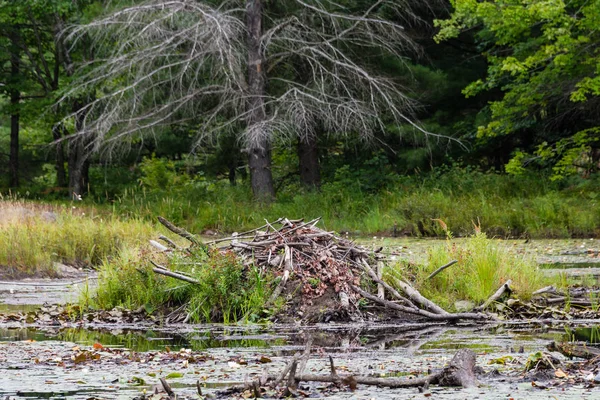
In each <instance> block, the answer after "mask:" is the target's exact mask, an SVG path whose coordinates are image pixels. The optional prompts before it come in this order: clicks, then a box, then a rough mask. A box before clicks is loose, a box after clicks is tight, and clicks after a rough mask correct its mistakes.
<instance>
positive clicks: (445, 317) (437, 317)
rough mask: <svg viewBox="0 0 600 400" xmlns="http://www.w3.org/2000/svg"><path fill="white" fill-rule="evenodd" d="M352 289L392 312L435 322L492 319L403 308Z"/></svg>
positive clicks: (362, 291)
mask: <svg viewBox="0 0 600 400" xmlns="http://www.w3.org/2000/svg"><path fill="white" fill-rule="evenodd" d="M351 287H352V290H354V291H356V292H357V293H359V294H360V295H361V296H363V297H365V298H367V299H369V300H372V301H374V302H376V303H379V304H381V305H382V306H384V307H387V308H390V309H392V310H397V311H401V312H405V313H408V314H413V315H420V316H422V317H426V318H428V319H431V320H434V321H457V320H486V319H490V318H492V317H491V316H489V315H486V314H481V313H456V314H450V313H445V314H435V313H432V312H430V311H426V310H421V309H415V308H410V307H406V306H402V305H400V304H396V303H393V302H391V301H388V300H384V299H380V298H379V297H377V296H374V295H372V294H371V293H369V292H367V291H364V290H362V289H361V288H359V287H357V286H354V285H352V286H351Z"/></svg>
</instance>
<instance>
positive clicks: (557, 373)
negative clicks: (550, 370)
mask: <svg viewBox="0 0 600 400" xmlns="http://www.w3.org/2000/svg"><path fill="white" fill-rule="evenodd" d="M554 376H556V377H557V378H566V377H567V374H565V372H564V371H563V370H562V369H560V368H559V369H557V370H556V371H554Z"/></svg>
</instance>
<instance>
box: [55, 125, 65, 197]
mask: <svg viewBox="0 0 600 400" xmlns="http://www.w3.org/2000/svg"><path fill="white" fill-rule="evenodd" d="M62 130H63V127H62V125H60V124H55V125H54V126H53V127H52V137H53V138H54V142H55V143H56V163H55V168H56V186H58V187H61V188H64V187H66V186H67V173H66V171H65V151H64V149H63V144H62V142H59V140H60V138H61V137H62Z"/></svg>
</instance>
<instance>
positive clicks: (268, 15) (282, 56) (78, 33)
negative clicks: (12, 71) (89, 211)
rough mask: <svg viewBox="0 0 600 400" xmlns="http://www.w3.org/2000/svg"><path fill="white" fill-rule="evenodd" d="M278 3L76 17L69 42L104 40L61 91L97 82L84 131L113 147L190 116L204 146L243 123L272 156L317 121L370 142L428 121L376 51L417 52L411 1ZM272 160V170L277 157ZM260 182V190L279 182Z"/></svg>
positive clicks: (178, 2)
mask: <svg viewBox="0 0 600 400" xmlns="http://www.w3.org/2000/svg"><path fill="white" fill-rule="evenodd" d="M277 3H278V4H277V6H268V5H265V4H263V2H262V1H261V0H248V1H246V2H242V1H237V2H236V1H220V2H210V1H201V0H153V1H149V2H143V3H139V4H135V5H133V6H130V7H127V8H124V9H121V10H118V11H116V12H113V13H111V14H110V15H108V16H106V17H105V18H103V19H98V20H96V21H94V22H92V23H90V24H87V25H83V26H76V27H73V28H72V31H71V32H70V35H69V39H70V40H71V43H72V44H73V45H76V44H77V43H78V42H80V41H81V40H83V38H91V41H92V43H93V44H92V46H93V47H94V49H95V51H96V58H95V59H94V60H92V61H89V62H87V63H85V64H83V65H81V66H80V68H79V73H78V75H77V79H76V81H75V84H74V85H73V87H72V89H71V90H70V91H69V92H67V93H66V94H65V95H64V97H63V98H62V101H64V100H66V99H69V98H74V97H77V96H78V95H80V94H81V93H94V96H95V97H93V100H91V101H89V102H87V104H86V105H85V106H83V107H82V108H81V109H79V110H78V111H77V114H78V117H79V121H80V122H81V124H80V125H81V126H80V130H79V131H78V132H77V133H76V134H75V135H76V137H79V138H85V141H86V143H90V145H89V149H90V150H101V149H103V150H106V151H109V153H113V152H114V151H115V150H117V149H122V148H125V149H126V148H128V146H131V145H132V144H133V143H139V141H140V140H143V139H144V138H146V137H148V136H152V135H156V134H158V133H159V132H160V131H161V130H163V129H166V128H168V127H169V125H172V124H175V123H181V122H186V123H190V124H191V125H192V126H194V127H196V146H199V145H201V143H203V141H204V140H210V139H211V138H214V137H216V136H217V135H218V134H220V133H222V132H227V131H228V132H232V131H233V132H236V133H237V134H238V135H239V140H240V142H241V143H242V144H243V145H244V146H245V148H246V150H247V151H248V153H249V155H251V154H252V153H253V151H254V152H256V151H263V156H264V157H266V158H269V157H270V152H269V150H270V146H271V143H272V141H274V140H285V139H290V138H296V137H297V138H300V139H301V140H306V139H308V138H311V137H314V136H315V135H316V134H317V133H316V127H317V126H318V127H321V130H322V131H324V132H326V133H328V134H332V135H340V136H342V137H350V136H353V137H360V138H361V139H363V140H365V141H369V140H371V139H372V138H373V136H374V134H375V133H376V132H378V131H381V130H384V129H385V126H386V125H387V124H390V123H393V124H411V125H413V126H414V127H416V128H417V129H419V128H418V127H417V125H415V124H414V123H413V122H412V121H413V117H412V116H413V114H412V111H413V107H414V105H415V104H414V103H413V102H412V101H411V99H410V98H408V97H407V96H406V95H405V90H403V89H402V88H401V87H399V86H398V84H397V83H396V82H394V81H393V80H391V79H388V78H387V77H385V76H380V75H377V74H375V73H374V72H373V71H372V69H371V68H369V62H368V55H369V54H373V55H387V56H393V57H397V58H398V59H400V60H401V59H402V58H403V57H405V55H406V53H407V52H415V51H417V46H416V45H415V44H414V42H413V41H412V40H411V39H410V38H409V37H408V36H407V34H406V32H405V30H404V28H403V26H402V25H401V24H400V22H401V21H407V20H408V19H410V18H413V16H412V15H411V14H410V11H409V10H410V8H409V7H407V5H406V4H404V3H403V2H402V1H387V0H378V1H375V2H373V3H372V4H371V5H369V6H368V7H355V8H351V7H350V5H343V3H342V4H340V3H338V2H333V1H329V0H322V1H320V0H289V1H282V2H277ZM346 3H348V2H346ZM271 8H273V9H271ZM251 13H254V14H255V16H257V18H258V19H256V18H254V19H252V18H251ZM253 23H254V24H255V25H254V26H252V24H253ZM257 34H258V36H257ZM253 37H255V39H256V40H252V38H253ZM86 40H88V39H86ZM253 47H254V49H253ZM253 52H254V53H255V54H253ZM257 79H258V81H257ZM257 85H258V86H257ZM257 112H258V114H257ZM75 116H76V115H71V116H70V117H71V118H72V117H75ZM123 145H125V147H123ZM250 167H251V173H253V174H256V173H259V172H255V171H253V170H252V164H251V165H250ZM262 169H264V170H268V171H263V172H262V173H264V174H265V175H264V178H265V179H267V180H268V179H271V180H272V178H271V177H270V174H271V172H270V160H268V163H266V164H264V165H263V167H262ZM267 175H269V176H267ZM253 189H254V192H255V195H257V197H261V195H262V194H265V193H261V192H264V191H265V190H266V191H270V192H272V183H271V188H266V189H265V188H263V189H260V188H256V187H254V181H253ZM267 195H273V193H267Z"/></svg>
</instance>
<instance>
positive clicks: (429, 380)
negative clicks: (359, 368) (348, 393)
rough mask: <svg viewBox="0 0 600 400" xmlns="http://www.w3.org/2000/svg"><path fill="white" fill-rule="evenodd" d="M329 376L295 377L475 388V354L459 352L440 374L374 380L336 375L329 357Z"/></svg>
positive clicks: (391, 385) (395, 385) (390, 385)
mask: <svg viewBox="0 0 600 400" xmlns="http://www.w3.org/2000/svg"><path fill="white" fill-rule="evenodd" d="M329 362H330V374H329V375H316V374H299V375H296V376H295V380H296V381H305V382H329V383H335V384H341V383H344V384H350V385H351V384H360V385H369V386H379V387H388V388H406V387H420V386H425V385H429V384H439V385H441V386H461V387H472V386H477V384H478V383H477V379H476V377H475V353H473V351H472V350H469V349H461V350H459V351H458V352H457V353H456V354H455V355H454V357H453V358H452V360H451V361H450V363H449V364H448V366H446V367H444V368H443V369H442V370H441V371H440V372H436V373H434V374H431V375H428V376H425V377H421V378H414V379H406V378H376V377H370V376H360V375H343V376H342V375H338V374H337V372H336V370H335V367H334V365H333V359H332V358H331V357H330V360H329Z"/></svg>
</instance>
